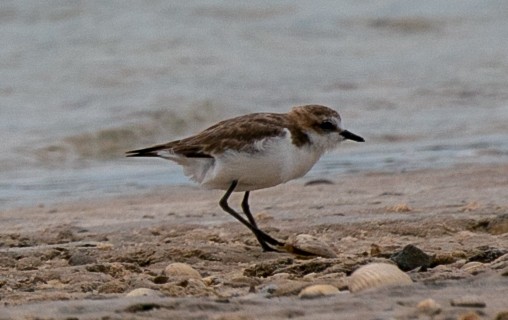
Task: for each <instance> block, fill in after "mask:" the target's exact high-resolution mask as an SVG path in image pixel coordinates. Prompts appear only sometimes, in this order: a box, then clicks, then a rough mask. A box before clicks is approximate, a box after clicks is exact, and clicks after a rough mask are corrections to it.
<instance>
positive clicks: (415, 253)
mask: <svg viewBox="0 0 508 320" xmlns="http://www.w3.org/2000/svg"><path fill="white" fill-rule="evenodd" d="M390 259H391V260H392V261H393V262H395V263H396V264H397V266H398V267H399V268H400V269H401V270H403V271H409V270H413V269H416V268H418V267H422V268H427V267H429V266H430V264H431V263H432V257H431V256H429V255H428V254H426V253H425V252H423V251H422V250H421V249H419V248H417V247H415V246H414V245H412V244H408V245H407V246H405V247H404V249H402V250H401V251H399V252H396V253H394V254H393V255H392V256H391V257H390Z"/></svg>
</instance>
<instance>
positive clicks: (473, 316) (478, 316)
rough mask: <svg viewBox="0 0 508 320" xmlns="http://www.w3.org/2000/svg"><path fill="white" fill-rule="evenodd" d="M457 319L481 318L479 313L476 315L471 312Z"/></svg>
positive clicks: (475, 319) (473, 319)
mask: <svg viewBox="0 0 508 320" xmlns="http://www.w3.org/2000/svg"><path fill="white" fill-rule="evenodd" d="M457 319H458V320H480V319H481V317H480V315H479V314H478V313H476V312H474V311H469V312H466V313H463V314H461V315H459V317H458V318H457Z"/></svg>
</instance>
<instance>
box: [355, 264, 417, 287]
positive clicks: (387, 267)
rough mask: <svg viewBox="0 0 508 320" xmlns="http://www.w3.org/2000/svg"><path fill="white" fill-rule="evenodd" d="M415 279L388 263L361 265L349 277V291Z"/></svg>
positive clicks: (403, 282)
mask: <svg viewBox="0 0 508 320" xmlns="http://www.w3.org/2000/svg"><path fill="white" fill-rule="evenodd" d="M411 283H413V280H411V278H410V277H409V276H408V275H407V274H405V273H404V272H402V271H401V270H400V269H399V268H397V266H395V265H392V264H388V263H372V264H368V265H365V266H363V267H360V268H359V269H357V270H356V271H355V272H353V274H351V276H350V277H349V282H348V287H349V291H351V292H353V293H355V292H360V291H363V290H367V289H374V288H381V287H386V286H401V285H409V284H411Z"/></svg>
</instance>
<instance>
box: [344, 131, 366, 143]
mask: <svg viewBox="0 0 508 320" xmlns="http://www.w3.org/2000/svg"><path fill="white" fill-rule="evenodd" d="M340 135H341V136H343V137H344V139H345V140H353V141H356V142H365V139H363V138H362V137H360V136H357V135H356V134H354V133H352V132H349V131H347V130H344V131H342V132H341V133H340Z"/></svg>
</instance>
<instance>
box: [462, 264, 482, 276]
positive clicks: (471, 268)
mask: <svg viewBox="0 0 508 320" xmlns="http://www.w3.org/2000/svg"><path fill="white" fill-rule="evenodd" d="M460 269H461V270H464V271H465V272H467V273H470V274H472V275H477V274H479V273H482V272H485V271H487V269H488V268H487V266H486V265H485V264H483V263H481V262H478V261H472V262H468V263H466V264H465V265H463V266H462V267H461V268H460Z"/></svg>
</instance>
